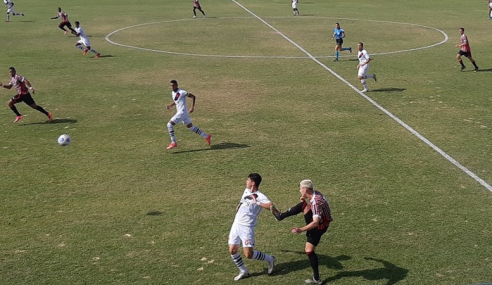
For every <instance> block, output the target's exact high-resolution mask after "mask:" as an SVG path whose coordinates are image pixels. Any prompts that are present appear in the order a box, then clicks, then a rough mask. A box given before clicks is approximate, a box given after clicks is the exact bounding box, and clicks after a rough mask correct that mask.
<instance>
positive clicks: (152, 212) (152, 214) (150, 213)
mask: <svg viewBox="0 0 492 285" xmlns="http://www.w3.org/2000/svg"><path fill="white" fill-rule="evenodd" d="M163 214H164V212H161V211H150V212H148V213H147V216H161V215H163Z"/></svg>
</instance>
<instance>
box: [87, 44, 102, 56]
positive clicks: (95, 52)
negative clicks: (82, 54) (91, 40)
mask: <svg viewBox="0 0 492 285" xmlns="http://www.w3.org/2000/svg"><path fill="white" fill-rule="evenodd" d="M86 50H88V51H90V52H92V53H94V54H95V55H96V57H99V55H100V54H99V53H98V52H97V51H96V50H95V49H93V48H92V47H91V46H90V45H88V46H87V48H86Z"/></svg>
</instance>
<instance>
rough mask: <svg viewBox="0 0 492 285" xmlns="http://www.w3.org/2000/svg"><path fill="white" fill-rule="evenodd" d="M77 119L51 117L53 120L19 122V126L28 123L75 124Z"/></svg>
mask: <svg viewBox="0 0 492 285" xmlns="http://www.w3.org/2000/svg"><path fill="white" fill-rule="evenodd" d="M75 123H77V120H75V119H53V121H51V122H50V121H44V122H35V123H27V124H21V126H29V125H44V124H75Z"/></svg>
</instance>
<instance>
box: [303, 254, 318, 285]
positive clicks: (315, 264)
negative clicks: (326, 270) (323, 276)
mask: <svg viewBox="0 0 492 285" xmlns="http://www.w3.org/2000/svg"><path fill="white" fill-rule="evenodd" d="M306 254H307V256H308V258H309V263H310V264H311V268H312V269H313V277H314V279H316V280H319V270H318V256H317V255H316V253H315V252H314V251H313V252H306Z"/></svg>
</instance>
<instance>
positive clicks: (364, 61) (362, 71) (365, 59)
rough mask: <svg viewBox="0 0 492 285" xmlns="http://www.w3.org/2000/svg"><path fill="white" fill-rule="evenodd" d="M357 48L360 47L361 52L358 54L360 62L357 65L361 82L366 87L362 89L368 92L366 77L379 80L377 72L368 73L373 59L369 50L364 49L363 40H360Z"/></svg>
mask: <svg viewBox="0 0 492 285" xmlns="http://www.w3.org/2000/svg"><path fill="white" fill-rule="evenodd" d="M357 48H358V49H359V52H358V54H357V57H358V58H359V64H358V65H357V72H358V78H359V80H360V83H362V86H363V87H364V89H362V92H367V91H369V89H367V83H366V79H367V78H372V79H374V81H378V80H377V78H376V74H367V71H368V70H369V62H370V61H371V60H372V59H371V57H370V56H369V54H368V53H367V51H366V50H365V49H364V44H363V43H362V42H359V44H358V45H357Z"/></svg>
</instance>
